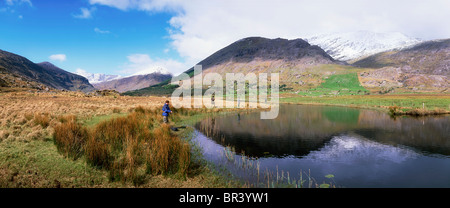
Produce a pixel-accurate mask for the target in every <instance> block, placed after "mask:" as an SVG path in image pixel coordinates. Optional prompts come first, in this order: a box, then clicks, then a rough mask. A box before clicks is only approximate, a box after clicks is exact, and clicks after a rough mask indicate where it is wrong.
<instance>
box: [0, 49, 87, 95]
mask: <svg viewBox="0 0 450 208" xmlns="http://www.w3.org/2000/svg"><path fill="white" fill-rule="evenodd" d="M0 68H1V69H2V70H1V71H2V73H4V74H9V75H11V76H16V77H19V79H25V80H29V81H33V82H37V83H41V84H43V85H46V86H48V87H51V88H55V89H59V90H71V91H76V90H81V91H84V92H88V91H92V90H94V87H93V86H92V85H91V84H89V82H88V80H87V79H86V78H84V77H82V76H79V75H76V74H72V73H70V72H67V71H64V70H62V69H60V68H58V67H56V66H54V65H53V64H51V63H48V62H43V63H40V64H35V63H33V62H31V61H30V60H28V59H26V58H25V57H22V56H19V55H16V54H13V53H10V52H7V51H3V50H0Z"/></svg>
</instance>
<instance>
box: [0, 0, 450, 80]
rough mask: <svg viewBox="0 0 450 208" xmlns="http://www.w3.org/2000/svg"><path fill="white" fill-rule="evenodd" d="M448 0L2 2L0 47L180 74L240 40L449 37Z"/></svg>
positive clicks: (66, 60) (119, 68) (87, 67)
mask: <svg viewBox="0 0 450 208" xmlns="http://www.w3.org/2000/svg"><path fill="white" fill-rule="evenodd" d="M448 19H450V1H448V0H428V1H423V0H377V1H373V0H339V1H336V0H280V1H273V0H0V49H2V50H6V51H9V52H13V53H16V54H19V55H22V56H24V57H27V58H28V59H30V60H31V61H33V62H42V61H50V62H52V63H53V64H55V65H57V66H58V67H60V68H63V69H65V70H67V71H70V72H76V71H77V70H83V71H87V72H90V73H105V74H120V75H123V76H126V75H131V74H136V73H142V72H148V71H152V70H154V68H155V67H163V68H166V69H167V70H168V71H170V72H172V73H173V74H179V73H181V72H183V71H185V70H187V69H188V68H190V67H192V66H194V65H195V64H196V63H198V62H199V61H201V60H202V59H204V58H206V57H207V56H209V55H211V54H212V53H214V52H215V51H217V50H219V49H221V48H223V47H225V46H227V45H229V44H231V43H232V42H234V41H236V40H239V39H241V38H245V37H249V36H261V37H267V38H278V37H281V38H287V39H294V38H308V37H311V36H315V35H320V34H326V33H339V32H354V31H359V30H368V31H372V32H382V33H385V32H400V33H403V34H405V35H407V36H411V37H415V38H421V39H423V40H431V39H443V38H450V24H448Z"/></svg>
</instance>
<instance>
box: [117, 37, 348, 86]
mask: <svg viewBox="0 0 450 208" xmlns="http://www.w3.org/2000/svg"><path fill="white" fill-rule="evenodd" d="M197 65H202V69H203V72H204V73H208V72H215V73H219V74H221V75H222V76H223V77H224V78H225V74H226V73H232V72H234V73H237V72H239V73H243V74H247V73H251V72H252V73H260V72H266V73H267V72H268V73H270V72H272V73H280V84H285V85H286V86H288V87H290V86H295V87H298V86H299V83H306V84H308V83H309V84H317V83H320V82H321V75H317V76H316V74H314V72H313V74H314V75H313V76H311V70H313V69H314V68H315V67H317V66H319V65H338V66H345V65H346V64H345V63H344V62H341V61H337V60H334V59H333V58H332V57H331V56H330V55H328V54H327V53H326V52H325V51H324V50H323V49H321V48H320V47H319V46H316V45H310V44H309V43H308V42H306V41H305V40H302V39H294V40H287V39H282V38H277V39H268V38H263V37H248V38H244V39H241V40H238V41H236V42H234V43H232V44H230V45H228V46H226V47H225V48H223V49H221V50H219V51H217V52H215V53H214V54H212V55H210V56H209V57H207V58H205V59H204V60H202V61H200V62H199V63H198V64H197ZM193 71H194V67H192V68H190V69H188V70H187V71H186V72H185V73H187V74H189V75H191V76H192V75H193ZM312 77H314V78H312ZM168 83H169V80H167V81H165V82H162V83H160V84H159V85H157V86H152V87H150V88H144V89H141V90H137V91H133V92H127V93H125V94H128V95H146V94H151V93H153V92H158V94H159V93H160V92H164V93H171V90H170V89H172V88H170V87H168V85H167V84H168ZM165 89H167V90H165Z"/></svg>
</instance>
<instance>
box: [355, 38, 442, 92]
mask: <svg viewBox="0 0 450 208" xmlns="http://www.w3.org/2000/svg"><path fill="white" fill-rule="evenodd" d="M353 65H354V66H357V67H364V68H373V69H374V70H371V71H368V72H367V73H364V74H362V75H361V77H362V78H363V79H364V80H362V81H363V84H366V85H369V86H379V87H402V88H406V89H409V90H412V91H446V90H448V88H449V87H450V79H449V78H450V39H444V40H433V41H426V42H423V43H420V44H417V45H414V46H412V47H409V48H406V49H401V50H392V51H387V52H382V53H378V54H375V55H372V56H369V57H367V58H364V59H362V60H359V61H357V62H355V63H354V64H353Z"/></svg>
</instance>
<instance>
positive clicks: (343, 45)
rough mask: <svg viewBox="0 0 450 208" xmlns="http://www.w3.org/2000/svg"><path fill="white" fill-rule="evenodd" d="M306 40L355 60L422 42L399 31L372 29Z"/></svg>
mask: <svg viewBox="0 0 450 208" xmlns="http://www.w3.org/2000/svg"><path fill="white" fill-rule="evenodd" d="M306 40H307V41H308V42H309V43H310V44H311V45H318V46H320V47H321V48H322V49H324V50H325V51H326V52H327V53H328V54H329V55H330V56H331V57H333V58H334V59H336V60H340V61H349V60H354V59H358V58H362V57H366V56H369V55H373V54H376V53H379V52H383V51H388V50H392V49H397V48H405V47H408V46H412V45H415V44H418V43H420V42H422V41H421V40H420V39H417V38H411V37H408V36H406V35H404V34H402V33H399V32H392V33H375V32H370V31H357V32H347V33H335V34H324V35H319V36H314V37H310V38H307V39H306Z"/></svg>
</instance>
